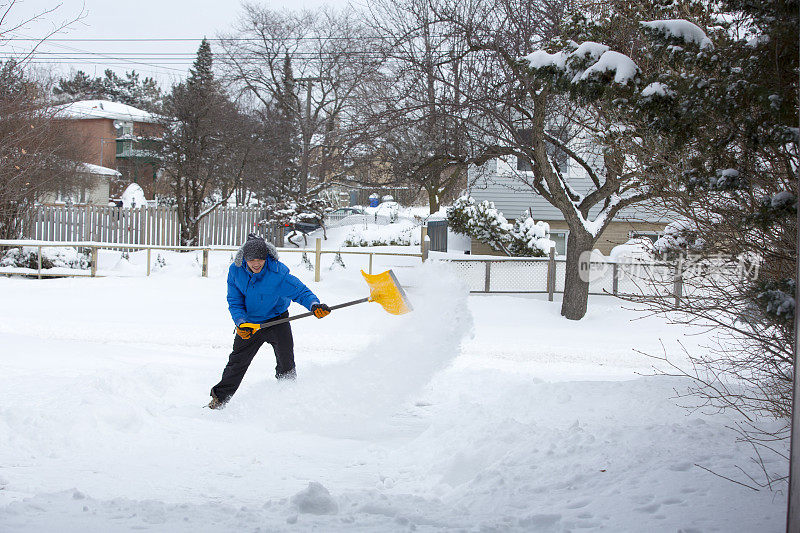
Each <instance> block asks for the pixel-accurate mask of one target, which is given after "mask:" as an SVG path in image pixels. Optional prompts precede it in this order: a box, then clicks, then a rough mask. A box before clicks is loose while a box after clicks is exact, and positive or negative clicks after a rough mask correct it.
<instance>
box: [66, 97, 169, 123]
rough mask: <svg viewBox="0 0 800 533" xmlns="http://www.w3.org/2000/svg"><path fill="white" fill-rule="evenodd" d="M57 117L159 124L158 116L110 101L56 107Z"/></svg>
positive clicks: (74, 103)
mask: <svg viewBox="0 0 800 533" xmlns="http://www.w3.org/2000/svg"><path fill="white" fill-rule="evenodd" d="M56 109H57V111H56V115H55V116H56V117H59V118H71V119H78V120H82V119H92V118H110V119H113V120H125V121H130V122H151V123H154V122H158V116H157V115H154V114H153V113H150V112H148V111H144V110H142V109H137V108H135V107H133V106H129V105H127V104H121V103H119V102H112V101H110V100H81V101H78V102H72V103H70V104H63V105H60V106H56Z"/></svg>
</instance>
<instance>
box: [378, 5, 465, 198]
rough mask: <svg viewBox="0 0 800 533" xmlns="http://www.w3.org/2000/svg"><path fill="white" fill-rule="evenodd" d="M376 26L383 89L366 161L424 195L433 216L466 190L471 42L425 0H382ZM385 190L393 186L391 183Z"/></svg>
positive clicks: (397, 181) (379, 92)
mask: <svg viewBox="0 0 800 533" xmlns="http://www.w3.org/2000/svg"><path fill="white" fill-rule="evenodd" d="M369 16H370V25H371V27H372V30H373V32H374V33H375V34H376V35H379V36H381V38H382V40H383V42H384V43H385V48H386V49H385V55H386V63H385V65H384V67H383V69H382V72H383V73H384V78H383V80H382V85H381V87H380V88H379V89H378V90H375V91H374V92H373V94H372V95H371V98H370V99H369V103H370V105H369V106H368V108H367V109H366V110H365V113H364V121H365V126H366V128H369V129H370V131H371V134H370V137H369V141H368V143H367V149H366V150H365V153H364V159H365V160H367V161H369V162H370V164H371V165H372V166H374V167H378V168H380V167H384V168H388V169H391V176H392V179H391V181H393V182H395V183H398V184H403V185H412V186H416V187H417V188H419V189H424V190H425V192H426V196H427V197H428V204H429V208H430V212H431V213H434V212H436V211H438V210H439V206H440V205H441V203H442V202H443V201H446V200H447V199H452V198H453V197H454V196H455V195H456V194H458V193H459V192H460V191H461V190H463V189H464V188H465V185H466V175H467V165H466V164H465V163H464V161H465V160H466V159H467V150H468V148H467V144H468V142H469V138H468V137H467V135H466V133H467V132H466V128H465V126H464V120H463V119H462V117H461V116H457V115H455V114H453V113H452V112H451V111H452V110H453V109H455V108H458V107H459V104H460V102H461V100H462V91H463V89H464V85H465V83H464V81H463V76H464V73H463V71H462V62H460V61H456V60H455V58H456V57H459V56H461V55H462V54H463V52H464V50H463V47H464V44H465V42H464V40H463V39H459V38H455V39H454V38H452V36H450V35H447V34H446V32H445V30H446V28H444V27H442V25H441V24H439V23H438V22H437V21H436V20H435V19H434V13H433V11H432V9H431V8H430V6H429V5H428V2H427V1H425V0H407V1H404V2H390V1H383V0H381V1H378V2H376V3H373V4H371V5H370V7H369ZM384 183H385V181H384Z"/></svg>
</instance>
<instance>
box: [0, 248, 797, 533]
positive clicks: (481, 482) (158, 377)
mask: <svg viewBox="0 0 800 533" xmlns="http://www.w3.org/2000/svg"><path fill="white" fill-rule="evenodd" d="M327 247H328V246H326V248H327ZM406 250H407V251H415V250H414V249H411V248H408V249H406ZM142 257H143V255H142V253H137V254H132V255H131V259H130V260H129V261H125V260H120V258H119V255H118V254H116V255H115V254H113V253H112V252H105V253H104V254H103V255H101V265H100V267H101V270H103V269H105V270H106V271H107V272H116V273H125V274H126V275H127V276H128V277H104V278H96V279H87V278H81V279H65V278H61V279H47V280H35V279H24V278H0V301H1V302H2V305H0V390H2V391H3V394H2V400H0V531H4V532H5V531H59V532H61V531H75V532H77V531H81V532H84V531H97V532H101V531H102V532H107V531H127V530H131V529H145V530H151V531H169V532H173V531H187V532H189V531H191V532H195V531H307V530H311V529H314V530H316V531H326V532H327V531H410V530H416V531H459V530H463V531H572V530H579V529H580V530H582V529H586V530H603V531H665V532H666V531H670V532H675V531H685V532H689V531H723V532H752V531H759V532H768V531H781V530H782V529H783V527H784V526H783V516H784V509H785V504H784V497H783V496H782V495H781V494H774V493H771V492H769V491H765V490H762V491H759V492H755V491H752V490H750V489H747V488H745V487H742V486H740V485H737V484H734V483H732V482H730V481H726V480H724V479H721V478H719V477H717V476H714V475H712V474H710V473H708V472H707V471H705V470H702V469H701V468H699V467H697V466H695V464H697V465H701V466H703V467H705V468H708V469H710V470H713V471H715V472H717V473H719V474H721V475H725V476H729V477H733V478H735V479H739V480H742V477H743V476H742V474H741V472H739V471H738V470H737V468H736V466H737V465H739V466H743V467H745V468H749V469H750V470H751V471H754V469H753V468H752V467H749V466H748V464H749V462H750V460H749V457H750V450H749V449H748V448H747V447H746V446H745V445H743V444H737V443H736V442H735V438H734V435H733V433H732V432H731V431H730V430H729V429H726V426H727V425H731V424H732V423H734V422H735V421H736V419H734V418H732V417H730V416H728V415H714V416H710V415H707V414H704V413H702V412H687V411H686V410H684V409H682V408H679V407H677V406H676V405H675V400H673V399H671V398H672V397H673V396H674V390H673V389H674V388H678V389H680V388H681V387H682V386H684V385H685V383H684V382H683V381H681V380H680V379H677V378H668V377H663V376H652V375H649V374H652V368H651V360H649V359H647V358H646V357H644V356H642V355H640V354H638V353H637V352H636V351H634V349H637V350H641V351H644V352H649V353H656V354H660V353H662V352H663V350H665V349H666V350H667V351H669V352H670V353H671V354H673V355H676V354H678V353H679V352H680V349H679V345H678V342H679V341H680V342H683V343H684V344H685V345H686V346H687V347H688V348H689V349H692V350H699V349H702V348H699V347H698V346H699V345H701V344H702V343H703V336H702V335H699V336H697V335H693V336H687V333H694V332H689V331H686V330H684V329H681V328H680V327H678V326H673V325H669V324H667V323H666V322H665V320H664V319H662V318H656V317H649V318H647V317H643V316H642V314H641V313H638V312H637V311H635V310H631V309H626V308H629V307H630V305H623V304H622V303H621V302H619V301H618V300H614V299H612V298H609V297H592V298H591V299H590V309H589V312H588V314H587V316H586V318H585V319H584V320H581V321H580V322H571V321H567V320H564V319H562V318H561V317H560V316H559V303H558V302H555V303H551V302H547V301H546V297H540V296H511V295H490V296H487V295H472V296H469V295H468V294H467V293H466V291H465V289H464V287H463V285H462V284H461V282H460V281H459V280H458V279H457V278H456V277H455V275H454V274H453V273H452V272H451V271H449V270H448V269H447V267H446V266H445V265H441V264H435V263H433V262H429V263H426V264H425V265H421V264H420V261H419V259H413V258H391V257H385V258H381V259H380V261H378V259H377V258H376V265H375V270H376V271H379V270H381V269H383V268H386V267H392V268H394V270H395V272H396V273H397V275H398V277H399V279H400V281H401V282H402V283H403V284H404V285H405V286H406V287H407V292H408V294H409V297H410V299H411V301H412V303H413V304H414V306H415V310H414V312H413V313H410V314H408V315H403V316H400V317H397V316H391V315H388V314H386V313H384V312H383V311H382V310H381V309H380V307H378V306H377V305H376V304H363V305H358V306H354V307H350V308H347V309H343V310H340V311H335V312H334V313H333V314H332V315H331V316H330V317H328V318H326V319H324V320H316V319H313V318H310V319H303V320H299V321H296V322H293V329H294V336H295V350H296V359H297V362H298V375H299V378H298V381H297V382H296V383H288V384H287V383H277V382H276V381H275V379H274V378H273V377H272V376H273V367H274V357H273V355H272V353H271V350H270V349H269V347H268V346H267V347H265V348H263V349H262V351H261V352H260V353H259V356H258V357H257V358H256V360H255V361H254V363H253V365H252V366H251V368H250V370H249V372H248V374H247V376H246V378H245V381H244V383H243V385H242V387H241V389H240V390H239V392H238V393H237V394H236V396H234V398H233V400H232V401H231V403H230V405H229V407H228V408H227V409H225V410H223V411H211V410H209V409H205V408H203V406H204V405H205V404H206V403H207V401H208V391H209V388H210V387H211V386H212V385H214V383H216V382H217V381H218V379H219V377H220V374H221V371H222V368H223V366H224V365H225V362H226V361H227V356H228V353H229V350H230V345H231V342H232V340H233V335H232V324H231V320H230V316H229V315H228V311H227V307H226V302H225V272H226V269H227V265H228V262H229V261H230V257H231V254H230V253H224V252H217V253H212V257H211V267H210V276H209V277H208V278H202V277H200V271H199V266H198V263H197V256H196V254H174V253H164V254H163V257H162V259H163V261H162V262H163V264H160V265H159V267H158V268H155V269H154V271H153V275H152V276H151V277H150V278H145V277H143V274H144V267H143V263H142V262H141V261H142ZM284 258H285V262H286V263H287V264H288V265H289V266H290V267H291V268H292V271H293V272H294V273H295V274H296V275H298V276H299V277H300V278H301V279H303V280H304V281H305V282H306V283H307V284H308V285H309V286H310V287H311V288H312V290H313V291H315V292H316V293H317V294H318V295H319V296H320V297H321V298H322V299H323V300H324V301H325V302H327V303H329V304H333V303H338V302H343V301H347V300H351V299H355V298H359V297H362V296H364V295H365V294H366V285H365V284H364V282H363V280H362V279H360V274H359V273H358V269H359V268H361V267H365V265H366V258H365V257H361V256H359V257H356V256H347V255H345V256H343V260H344V262H345V265H346V268H342V267H341V266H340V265H336V264H334V263H333V259H334V256H333V255H326V256H324V264H323V269H322V278H323V279H322V281H321V282H320V283H314V282H313V272H310V271H309V270H308V269H307V268H306V267H305V266H304V265H303V264H302V263H301V254H299V253H294V254H289V253H285V254H284ZM154 260H155V257H154ZM299 311H301V309H300V308H297V307H295V308H293V312H299ZM634 319H636V320H634ZM632 320H634V321H632ZM745 480H746V478H745Z"/></svg>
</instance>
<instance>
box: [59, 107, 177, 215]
mask: <svg viewBox="0 0 800 533" xmlns="http://www.w3.org/2000/svg"><path fill="white" fill-rule="evenodd" d="M55 118H56V119H58V120H65V121H70V122H73V123H74V128H72V129H73V131H74V132H75V137H76V140H77V141H78V142H79V143H81V144H82V145H83V153H84V159H83V162H84V163H87V164H89V165H95V166H97V167H103V168H105V169H112V170H114V171H116V172H117V173H118V174H117V175H113V174H102V175H106V176H108V177H109V178H110V179H109V184H108V185H109V197H110V198H119V197H120V196H121V195H122V192H123V191H124V190H125V188H126V187H127V186H128V185H129V184H130V183H138V184H139V185H140V186H141V187H142V189H143V190H144V192H145V196H146V197H147V198H148V199H150V200H152V199H154V197H155V186H156V172H157V170H158V159H157V158H156V153H155V148H156V146H155V143H156V142H157V141H155V140H154V139H157V138H159V137H161V135H162V132H163V127H162V126H161V124H160V121H159V117H158V116H157V115H154V114H153V113H149V112H147V111H143V110H141V109H137V108H135V107H132V106H129V105H126V104H121V103H119V102H111V101H109V100H81V101H79V102H72V103H69V104H63V105H59V106H57V107H56V113H55ZM107 202H108V199H106V203H107Z"/></svg>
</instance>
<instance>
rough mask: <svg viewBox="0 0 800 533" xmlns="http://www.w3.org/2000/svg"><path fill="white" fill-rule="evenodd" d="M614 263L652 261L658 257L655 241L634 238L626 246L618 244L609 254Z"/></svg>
mask: <svg viewBox="0 0 800 533" xmlns="http://www.w3.org/2000/svg"><path fill="white" fill-rule="evenodd" d="M608 257H609V259H610V260H611V261H612V262H616V263H620V262H629V261H652V260H654V259H655V257H656V248H655V246H653V241H651V240H650V239H648V238H647V237H634V238H633V239H628V241H627V242H625V244H618V245H617V246H615V247H614V248H612V249H611V253H609V254H608Z"/></svg>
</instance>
